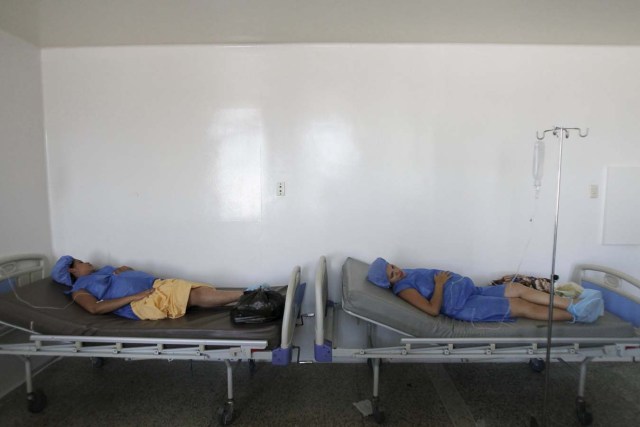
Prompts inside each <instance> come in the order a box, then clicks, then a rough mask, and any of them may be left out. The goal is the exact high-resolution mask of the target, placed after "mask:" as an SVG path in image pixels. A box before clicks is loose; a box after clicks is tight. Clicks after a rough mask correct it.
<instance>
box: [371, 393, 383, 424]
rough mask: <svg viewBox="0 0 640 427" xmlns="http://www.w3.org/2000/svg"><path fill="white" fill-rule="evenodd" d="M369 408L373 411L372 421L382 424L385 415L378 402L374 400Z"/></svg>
mask: <svg viewBox="0 0 640 427" xmlns="http://www.w3.org/2000/svg"><path fill="white" fill-rule="evenodd" d="M371 406H372V409H373V414H372V415H373V419H374V420H375V421H376V423H378V424H382V423H383V422H384V420H385V413H384V409H383V408H382V406H381V405H380V402H379V401H378V400H377V398H375V399H374V400H373V401H372V402H371Z"/></svg>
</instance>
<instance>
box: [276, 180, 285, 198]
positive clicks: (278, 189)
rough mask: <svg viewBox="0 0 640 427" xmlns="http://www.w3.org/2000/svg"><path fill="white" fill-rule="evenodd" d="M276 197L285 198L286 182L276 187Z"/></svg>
mask: <svg viewBox="0 0 640 427" xmlns="http://www.w3.org/2000/svg"><path fill="white" fill-rule="evenodd" d="M276 196H284V181H282V182H279V183H278V186H277V187H276Z"/></svg>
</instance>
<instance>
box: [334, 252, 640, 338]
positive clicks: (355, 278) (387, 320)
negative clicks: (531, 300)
mask: <svg viewBox="0 0 640 427" xmlns="http://www.w3.org/2000/svg"><path fill="white" fill-rule="evenodd" d="M368 269H369V264H367V263H364V262H362V261H358V260H355V259H353V258H348V259H347V260H346V262H345V263H344V265H343V267H342V304H343V308H344V309H345V310H346V311H349V312H351V313H353V314H355V315H356V316H360V317H364V318H367V319H371V320H373V321H375V322H377V323H381V324H383V325H386V326H388V327H390V328H392V329H395V330H397V331H400V332H403V333H405V334H407V335H411V336H413V337H420V338H471V337H531V338H537V337H546V336H547V322H546V321H541V320H529V319H518V320H517V321H516V322H504V323H501V322H490V323H471V322H463V321H460V320H454V319H451V318H448V317H446V316H444V315H440V316H438V317H433V316H430V315H428V314H426V313H424V312H422V311H420V310H418V309H417V308H415V307H413V306H412V305H411V304H409V303H407V302H405V301H404V300H402V299H401V298H399V297H397V296H395V295H394V294H393V293H392V292H391V290H389V289H382V288H379V287H377V286H375V285H374V284H372V283H370V282H369V281H368V280H367V271H368ZM552 332H553V336H554V337H571V338H574V337H575V338H584V337H594V338H596V337H597V338H603V337H634V336H635V332H634V328H633V326H632V325H631V324H630V323H628V322H625V321H623V320H621V319H620V318H618V317H617V316H615V315H613V314H611V313H605V315H604V316H603V317H601V318H600V319H599V320H598V321H597V322H595V323H593V324H588V325H587V324H581V323H568V322H554V323H553V331H552Z"/></svg>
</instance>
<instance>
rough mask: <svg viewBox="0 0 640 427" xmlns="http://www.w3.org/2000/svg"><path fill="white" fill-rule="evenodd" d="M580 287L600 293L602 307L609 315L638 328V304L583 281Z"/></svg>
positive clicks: (639, 316)
mask: <svg viewBox="0 0 640 427" xmlns="http://www.w3.org/2000/svg"><path fill="white" fill-rule="evenodd" d="M582 287H584V288H586V289H595V290H598V291H601V292H602V298H603V299H604V307H605V309H606V310H607V311H608V312H609V313H612V314H615V315H616V316H618V317H619V318H621V319H623V320H626V321H627V322H629V323H631V324H632V325H633V326H635V327H638V326H640V304H638V303H636V302H634V301H631V300H630V299H627V298H625V297H623V296H622V295H619V294H618V293H616V292H613V291H611V290H609V289H607V288H604V287H602V286H598V285H596V284H594V283H591V282H588V281H583V282H582Z"/></svg>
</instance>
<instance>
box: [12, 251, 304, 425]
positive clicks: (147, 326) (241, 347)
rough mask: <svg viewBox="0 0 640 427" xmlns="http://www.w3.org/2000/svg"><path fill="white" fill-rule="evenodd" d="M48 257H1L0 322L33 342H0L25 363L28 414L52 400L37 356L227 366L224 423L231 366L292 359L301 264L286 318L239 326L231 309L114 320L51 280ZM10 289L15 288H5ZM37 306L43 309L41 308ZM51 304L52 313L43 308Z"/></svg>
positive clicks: (230, 407)
mask: <svg viewBox="0 0 640 427" xmlns="http://www.w3.org/2000/svg"><path fill="white" fill-rule="evenodd" d="M44 268H45V259H44V257H41V256H37V255H22V256H15V257H8V258H4V259H0V284H3V283H4V287H5V288H8V287H11V288H13V290H14V291H15V292H12V291H11V290H9V291H8V292H3V293H1V294H0V323H1V324H3V325H5V327H8V328H13V329H16V330H21V331H24V332H27V333H28V334H29V336H30V337H29V341H28V342H25V343H20V344H6V345H2V344H0V354H10V355H16V356H19V357H20V358H22V359H23V360H24V364H25V375H26V389H27V402H28V409H29V411H31V412H40V411H42V410H43V409H44V407H45V405H46V396H45V395H44V393H43V392H42V391H41V390H39V389H38V390H34V388H33V383H32V372H31V358H32V357H34V356H54V357H88V358H91V359H92V361H94V363H96V364H100V361H101V360H103V359H102V358H121V359H132V360H133V359H135V360H141V359H164V360H168V361H172V360H201V361H220V362H224V363H225V365H226V368H227V370H226V371H227V401H226V402H225V403H224V404H223V406H222V407H220V408H219V410H218V421H219V422H220V423H221V424H223V425H227V424H229V423H231V422H232V420H233V416H234V412H233V411H234V400H233V370H232V364H231V362H232V361H248V362H249V366H250V368H251V369H252V370H254V369H255V362H256V361H265V362H271V363H272V364H274V365H287V364H289V363H291V362H292V350H293V349H294V348H295V349H298V359H299V348H298V347H296V346H294V345H293V342H292V341H293V330H294V328H295V326H296V324H297V320H298V319H299V317H300V306H301V303H302V299H303V297H304V291H305V284H304V283H303V284H300V267H297V266H296V267H295V268H294V269H293V271H292V273H291V276H290V280H289V284H288V286H286V287H281V288H273V289H276V290H279V291H280V292H282V293H286V302H285V312H284V317H283V319H282V320H280V321H276V322H269V323H264V324H247V325H235V324H233V323H232V322H231V319H230V315H229V311H230V307H221V308H217V309H206V310H205V309H195V310H190V311H189V313H188V314H187V315H186V316H183V317H181V318H179V319H167V320H156V321H151V320H145V321H132V320H130V319H124V318H121V317H118V316H116V315H112V314H107V315H92V314H89V313H88V312H86V311H85V310H84V309H82V308H81V307H80V306H78V305H77V304H75V303H71V299H70V297H69V296H67V295H65V294H64V293H63V291H64V290H65V289H67V287H65V286H64V285H60V284H58V283H56V282H54V281H53V280H51V278H49V277H45V276H46V275H45V270H44ZM7 284H8V285H9V286H7ZM36 307H39V308H36ZM45 307H47V308H45Z"/></svg>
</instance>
